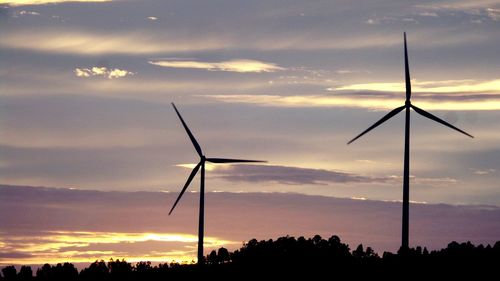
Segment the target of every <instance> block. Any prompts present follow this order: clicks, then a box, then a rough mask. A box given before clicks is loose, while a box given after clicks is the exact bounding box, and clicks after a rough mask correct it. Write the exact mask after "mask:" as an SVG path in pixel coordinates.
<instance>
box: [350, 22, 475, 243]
mask: <svg viewBox="0 0 500 281" xmlns="http://www.w3.org/2000/svg"><path fill="white" fill-rule="evenodd" d="M404 49H405V81H406V101H405V104H404V105H403V106H400V107H398V108H396V109H393V110H392V111H391V112H389V113H388V114H387V115H385V116H384V117H383V118H382V119H380V120H379V121H377V122H376V123H375V124H373V125H372V126H371V127H369V128H368V129H366V130H365V131H364V132H362V133H361V134H359V135H358V136H357V137H355V138H353V139H352V140H350V141H349V142H348V143H347V144H350V143H352V142H354V141H355V140H357V139H358V138H360V137H361V136H362V135H364V134H366V133H368V132H369V131H371V130H372V129H374V128H375V127H377V126H379V125H380V124H382V123H384V122H385V121H387V120H389V119H390V118H392V117H393V116H395V115H396V114H398V113H399V112H401V111H403V110H406V112H405V113H406V118H405V156H404V172H403V229H402V238H401V247H402V248H404V249H408V248H409V230H408V226H409V207H410V108H413V110H415V111H416V112H417V113H418V114H420V115H422V116H424V117H427V118H429V119H431V120H433V121H436V122H438V123H441V124H443V125H445V126H447V127H450V128H452V129H454V130H456V131H459V132H460V133H462V134H464V135H466V136H469V137H471V138H473V136H471V135H469V134H468V133H466V132H464V131H462V130H460V129H459V128H457V127H455V126H453V125H451V124H449V123H447V122H446V121H444V120H442V119H440V118H438V117H436V116H434V115H432V114H430V113H429V112H427V111H425V110H423V109H421V108H418V107H416V106H415V105H413V104H412V103H411V101H410V98H411V83H410V69H409V66H408V51H407V50H406V32H405V33H404Z"/></svg>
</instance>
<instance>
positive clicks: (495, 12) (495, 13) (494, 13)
mask: <svg viewBox="0 0 500 281" xmlns="http://www.w3.org/2000/svg"><path fill="white" fill-rule="evenodd" d="M486 12H487V13H488V17H489V18H490V19H492V20H494V21H500V9H493V8H487V9H486Z"/></svg>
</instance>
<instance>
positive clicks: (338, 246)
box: [0, 235, 500, 281]
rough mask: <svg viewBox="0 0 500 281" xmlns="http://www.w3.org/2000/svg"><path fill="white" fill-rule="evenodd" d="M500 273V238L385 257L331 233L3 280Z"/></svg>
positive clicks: (482, 276)
mask: <svg viewBox="0 0 500 281" xmlns="http://www.w3.org/2000/svg"><path fill="white" fill-rule="evenodd" d="M498 276H500V241H498V242H496V243H495V244H494V245H493V246H492V245H487V246H483V245H478V246H475V245H473V244H471V243H470V242H467V243H457V242H451V243H450V244H448V247H446V248H445V249H441V250H437V251H431V252H429V251H427V249H426V248H423V249H422V248H421V247H417V248H411V249H400V250H399V251H398V253H389V252H384V253H383V255H382V256H379V255H378V254H377V253H375V252H374V251H373V250H372V249H371V248H370V247H367V248H366V249H365V248H364V247H363V246H362V245H359V246H358V247H356V249H354V250H352V249H350V248H349V245H347V244H344V243H342V242H341V241H340V239H339V237H337V236H332V237H330V238H329V239H322V238H321V237H320V236H318V235H316V236H314V237H313V238H309V239H306V238H304V237H299V238H298V239H296V238H294V237H281V238H278V239H277V240H266V241H257V240H255V239H254V240H250V241H249V242H248V243H246V244H244V245H243V247H242V248H241V249H239V250H236V251H234V252H228V251H227V250H226V249H225V248H220V249H219V250H218V251H212V252H211V253H210V254H209V255H208V256H206V258H205V265H204V266H198V265H194V264H187V265H185V264H184V265H181V264H176V263H170V264H166V263H165V264H159V265H156V266H153V265H151V263H149V262H139V263H136V264H131V263H128V262H126V261H124V260H110V261H108V262H105V261H96V262H94V263H92V264H91V265H90V266H89V267H87V268H84V269H83V270H81V271H80V272H78V270H77V269H76V268H75V267H74V265H73V264H71V263H64V264H57V265H49V264H45V265H44V266H43V267H41V268H39V269H37V270H36V271H33V270H32V269H31V268H30V267H28V266H23V267H22V268H20V270H19V272H18V271H17V270H16V268H15V267H14V266H7V267H4V268H3V269H2V275H1V277H0V280H5V281H7V280H65V281H73V280H75V281H76V280H97V281H99V280H202V279H205V280H207V279H208V280H217V279H218V280H247V279H256V278H261V279H269V278H271V277H273V278H280V279H283V278H294V279H297V278H298V277H309V278H315V280H335V279H339V280H345V279H350V280H352V279H355V280H358V279H365V280H369V279H372V278H376V280H380V279H391V280H393V279H401V280H408V279H410V280H414V279H424V280H428V279H431V280H432V279H438V278H439V279H444V280H449V279H450V278H460V280H462V279H472V280H497V279H496V278H498Z"/></svg>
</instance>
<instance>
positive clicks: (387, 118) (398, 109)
mask: <svg viewBox="0 0 500 281" xmlns="http://www.w3.org/2000/svg"><path fill="white" fill-rule="evenodd" d="M405 107H406V106H405V105H403V106H400V107H398V108H396V109H393V110H392V111H391V112H389V113H387V115H385V116H384V117H382V119H380V120H378V121H377V122H376V123H375V124H373V125H372V126H371V127H370V128H368V129H366V130H365V131H363V132H362V133H361V134H359V135H358V136H357V137H355V138H353V139H352V140H350V141H349V142H348V143H347V144H351V143H352V142H354V141H355V140H357V139H358V138H360V137H361V136H362V135H364V134H366V133H368V132H369V131H371V130H372V129H374V128H375V127H377V126H379V125H380V124H382V123H384V122H385V121H387V120H389V119H391V118H392V117H393V116H394V115H396V114H398V113H399V112H401V110H403V109H405Z"/></svg>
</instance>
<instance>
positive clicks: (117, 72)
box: [74, 66, 135, 79]
mask: <svg viewBox="0 0 500 281" xmlns="http://www.w3.org/2000/svg"><path fill="white" fill-rule="evenodd" d="M74 72H75V75H76V76H77V77H85V78H88V77H91V76H102V77H106V78H108V79H114V78H121V77H125V76H127V75H134V74H135V73H134V72H130V71H128V70H124V69H119V68H107V67H104V66H101V67H98V66H94V67H92V68H75V70H74Z"/></svg>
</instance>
